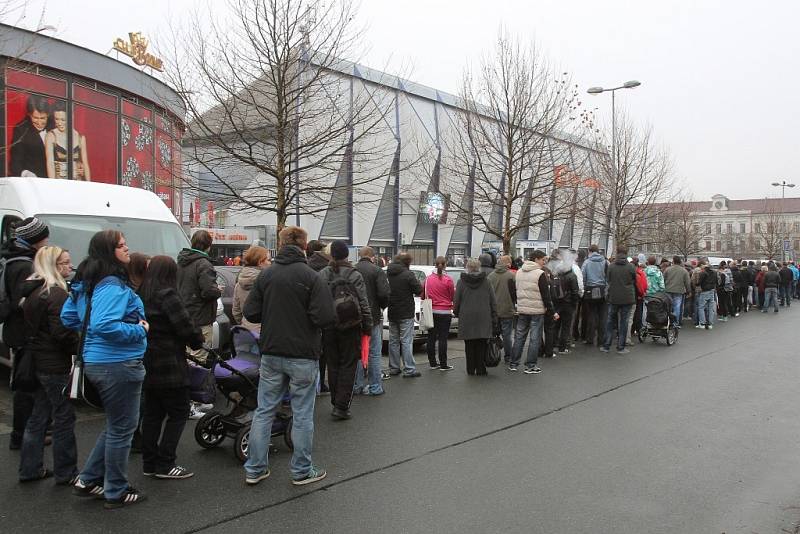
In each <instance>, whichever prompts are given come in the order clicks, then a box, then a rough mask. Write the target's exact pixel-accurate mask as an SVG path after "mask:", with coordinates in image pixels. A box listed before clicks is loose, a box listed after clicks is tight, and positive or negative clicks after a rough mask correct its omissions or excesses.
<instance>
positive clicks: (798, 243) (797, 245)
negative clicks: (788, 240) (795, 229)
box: [793, 239, 800, 251]
mask: <svg viewBox="0 0 800 534" xmlns="http://www.w3.org/2000/svg"><path fill="white" fill-rule="evenodd" d="M793 250H795V251H797V250H800V239H795V240H794V249H793Z"/></svg>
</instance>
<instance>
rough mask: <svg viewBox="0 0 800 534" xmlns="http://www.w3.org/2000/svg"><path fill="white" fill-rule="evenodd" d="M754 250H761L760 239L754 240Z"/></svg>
mask: <svg viewBox="0 0 800 534" xmlns="http://www.w3.org/2000/svg"><path fill="white" fill-rule="evenodd" d="M753 248H754V249H756V250H761V240H760V239H754V240H753Z"/></svg>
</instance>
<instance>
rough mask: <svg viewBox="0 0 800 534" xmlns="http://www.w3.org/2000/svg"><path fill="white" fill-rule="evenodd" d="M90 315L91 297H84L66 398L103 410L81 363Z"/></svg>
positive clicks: (89, 295)
mask: <svg viewBox="0 0 800 534" xmlns="http://www.w3.org/2000/svg"><path fill="white" fill-rule="evenodd" d="M91 314H92V295H91V294H88V295H86V314H85V315H84V317H83V325H82V326H81V336H80V341H79V342H78V353H77V354H76V355H75V360H74V361H73V362H72V370H71V371H70V373H69V382H68V383H67V391H66V394H67V398H68V399H70V400H74V401H83V402H84V403H85V404H87V405H89V406H91V407H92V408H95V409H97V410H102V409H103V399H102V398H101V397H100V393H99V392H98V391H97V388H96V387H94V384H92V382H91V381H90V380H89V379H88V378H86V374H85V368H84V362H83V347H84V345H85V343H86V331H87V330H88V329H89V320H90V318H91Z"/></svg>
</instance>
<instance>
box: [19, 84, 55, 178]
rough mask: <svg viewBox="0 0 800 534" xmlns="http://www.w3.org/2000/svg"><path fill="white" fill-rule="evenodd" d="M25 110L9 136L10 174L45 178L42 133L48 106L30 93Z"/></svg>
mask: <svg viewBox="0 0 800 534" xmlns="http://www.w3.org/2000/svg"><path fill="white" fill-rule="evenodd" d="M26 112H27V114H26V115H25V118H24V119H23V120H22V121H20V122H19V123H17V125H16V126H14V133H13V134H12V136H11V146H10V150H11V158H10V159H11V166H10V167H11V168H10V169H9V170H10V176H23V175H25V176H38V177H40V178H47V165H46V159H45V153H44V135H45V133H46V131H47V119H48V117H49V116H50V107H49V106H48V105H47V100H45V99H44V98H42V97H41V96H35V95H31V96H29V97H28V103H27V109H26Z"/></svg>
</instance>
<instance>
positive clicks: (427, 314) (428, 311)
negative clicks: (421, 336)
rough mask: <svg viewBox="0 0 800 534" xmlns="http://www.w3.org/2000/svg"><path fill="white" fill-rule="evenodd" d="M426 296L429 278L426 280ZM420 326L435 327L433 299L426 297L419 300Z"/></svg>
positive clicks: (428, 328)
mask: <svg viewBox="0 0 800 534" xmlns="http://www.w3.org/2000/svg"><path fill="white" fill-rule="evenodd" d="M425 296H426V297H427V296H428V280H427V279H426V280H425ZM419 327H420V328H421V329H423V330H430V329H431V328H433V300H431V299H429V298H424V299H422V300H421V301H420V302H419Z"/></svg>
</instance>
